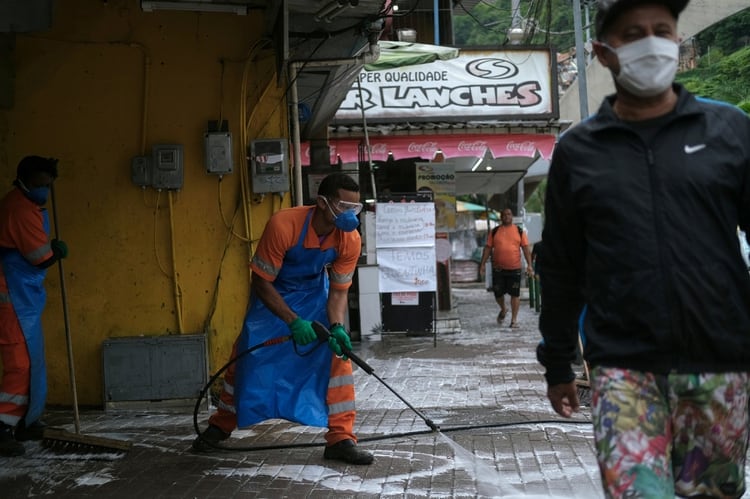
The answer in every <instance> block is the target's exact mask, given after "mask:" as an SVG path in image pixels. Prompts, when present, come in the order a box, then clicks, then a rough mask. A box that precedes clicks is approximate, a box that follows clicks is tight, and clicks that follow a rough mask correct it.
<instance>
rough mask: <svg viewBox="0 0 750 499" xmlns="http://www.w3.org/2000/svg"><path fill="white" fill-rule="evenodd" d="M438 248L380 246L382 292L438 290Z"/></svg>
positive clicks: (379, 262)
mask: <svg viewBox="0 0 750 499" xmlns="http://www.w3.org/2000/svg"><path fill="white" fill-rule="evenodd" d="M436 267H437V263H436V259H435V247H434V246H431V247H429V248H428V247H419V248H378V271H379V272H378V274H379V276H380V278H379V280H378V283H379V287H380V292H381V293H394V292H399V291H437V268H436Z"/></svg>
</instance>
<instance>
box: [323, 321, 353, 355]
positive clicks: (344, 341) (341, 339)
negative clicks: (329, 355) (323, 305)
mask: <svg viewBox="0 0 750 499" xmlns="http://www.w3.org/2000/svg"><path fill="white" fill-rule="evenodd" d="M330 331H331V336H329V337H328V348H330V349H331V350H333V352H334V353H335V354H336V355H338V356H339V357H342V358H343V359H344V360H346V359H347V358H348V357H347V356H346V355H344V350H343V349H342V348H341V345H343V346H345V347H346V349H347V350H351V349H352V341H351V340H350V339H349V335H348V334H346V329H344V326H342V325H341V324H334V325H333V327H331V329H330Z"/></svg>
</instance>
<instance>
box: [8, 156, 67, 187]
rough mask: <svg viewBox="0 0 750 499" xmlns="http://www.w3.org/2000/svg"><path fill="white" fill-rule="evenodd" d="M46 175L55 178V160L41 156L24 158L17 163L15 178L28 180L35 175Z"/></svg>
mask: <svg viewBox="0 0 750 499" xmlns="http://www.w3.org/2000/svg"><path fill="white" fill-rule="evenodd" d="M37 172H41V173H47V174H48V175H50V176H51V177H52V178H53V179H54V178H57V160H56V159H55V158H43V157H41V156H26V157H25V158H23V159H22V160H21V161H20V162H19V163H18V168H17V169H16V178H19V179H21V180H22V181H23V180H28V178H29V176H30V175H32V174H34V173H37Z"/></svg>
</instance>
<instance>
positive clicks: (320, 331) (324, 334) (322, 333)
mask: <svg viewBox="0 0 750 499" xmlns="http://www.w3.org/2000/svg"><path fill="white" fill-rule="evenodd" d="M312 327H313V330H314V331H315V334H317V335H318V339H319V340H321V341H328V338H330V337H331V332H330V331H329V330H328V328H327V327H325V326H324V325H323V324H321V323H320V322H318V321H313V323H312ZM339 346H340V347H341V351H342V352H344V355H346V356H347V357H349V358H350V359H352V362H354V363H355V364H357V365H358V366H359V367H360V368H362V370H364V371H365V372H366V373H367V374H370V375H372V376H374V377H375V379H377V380H378V381H380V382H381V383H382V384H383V386H385V387H386V388H388V389H389V390H390V391H391V392H392V393H393V394H394V395H395V396H397V397H398V398H399V399H400V400H401V402H403V403H404V404H406V406H407V407H408V408H409V409H411V410H412V411H414V413H415V414H416V415H417V416H419V417H420V418H422V419H423V420H424V422H425V423H426V424H427V426H429V427H430V429H431V430H432V431H440V427H439V426H438V425H436V424H435V423H433V422H432V420H431V419H428V418H427V417H426V416H425V415H424V414H422V413H421V412H420V411H419V410H418V409H417V408H416V407H414V406H413V405H411V404H410V403H409V402H407V401H406V399H405V398H404V397H402V396H401V395H399V394H398V392H396V390H394V389H393V388H391V387H390V385H388V383H386V382H385V381H383V379H382V378H381V377H380V376H378V375H377V374H375V370H374V369H373V368H372V366H370V365H369V364H368V363H367V362H365V361H364V360H363V359H362V358H361V357H359V356H358V355H357V354H355V353H354V352H352V351H351V349H349V348H347V347H346V345H342V344H341V343H339Z"/></svg>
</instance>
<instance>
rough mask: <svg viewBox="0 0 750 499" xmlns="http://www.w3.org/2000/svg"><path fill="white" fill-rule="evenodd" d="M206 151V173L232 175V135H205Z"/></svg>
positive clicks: (219, 133)
mask: <svg viewBox="0 0 750 499" xmlns="http://www.w3.org/2000/svg"><path fill="white" fill-rule="evenodd" d="M203 142H204V148H205V151H206V172H208V173H215V174H217V175H226V174H228V173H232V169H233V161H232V134H231V133H229V132H207V133H206V134H204V135H203Z"/></svg>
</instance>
